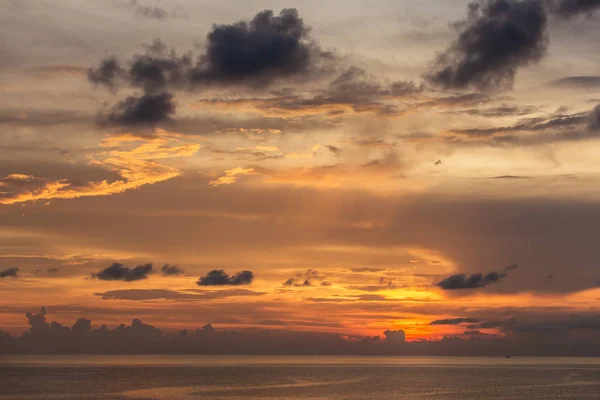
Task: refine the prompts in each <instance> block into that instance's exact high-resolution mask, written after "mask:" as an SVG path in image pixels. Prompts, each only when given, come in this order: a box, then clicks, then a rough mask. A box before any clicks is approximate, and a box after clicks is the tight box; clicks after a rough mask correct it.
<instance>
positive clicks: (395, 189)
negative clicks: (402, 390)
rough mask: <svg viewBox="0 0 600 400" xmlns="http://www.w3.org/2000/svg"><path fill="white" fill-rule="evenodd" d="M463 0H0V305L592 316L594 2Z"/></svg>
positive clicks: (413, 324)
mask: <svg viewBox="0 0 600 400" xmlns="http://www.w3.org/2000/svg"><path fill="white" fill-rule="evenodd" d="M469 3H470V1H469V0H464V1H463V0H455V1H439V0H373V1H369V2H367V1H359V0H319V1H315V0H296V1H295V2H290V1H287V0H286V1H283V0H277V1H275V0H271V1H267V0H245V1H239V0H237V1H234V0H218V1H217V0H161V1H158V2H155V1H154V0H137V1H130V0H106V1H84V0H7V1H2V2H0V37H1V38H2V39H1V40H0V134H1V138H2V140H1V142H0V330H3V331H6V332H9V333H11V334H14V335H19V334H20V333H22V332H23V331H25V330H26V329H27V328H28V325H27V319H26V318H25V317H24V314H25V313H26V312H36V311H38V310H39V309H40V308H41V307H46V309H47V310H48V319H49V320H56V321H60V322H61V323H64V324H66V325H71V324H73V322H75V320H76V319H77V318H79V317H81V316H85V317H86V318H89V319H91V320H92V321H93V324H94V326H97V325H99V324H107V325H108V326H109V327H114V326H117V325H119V324H120V323H122V322H129V321H131V319H132V318H140V319H142V320H143V321H144V322H146V323H150V324H153V325H156V326H159V327H161V328H162V329H166V330H169V329H172V330H175V329H180V328H196V327H200V326H202V325H204V324H207V323H211V324H213V325H214V326H215V327H218V328H223V329H235V330H245V329H256V328H258V329H268V330H287V331H305V332H331V333H339V334H343V335H349V336H365V335H369V336H376V335H383V332H384V331H386V330H388V329H389V330H403V331H404V332H405V334H406V338H407V339H408V340H416V339H436V340H437V339H441V338H442V337H444V336H454V335H457V336H461V337H462V336H464V335H465V332H467V333H466V335H486V334H492V335H497V336H499V337H504V336H506V335H510V334H511V333H513V331H512V329H516V330H518V329H524V327H532V326H553V327H560V329H564V330H566V331H571V330H577V329H591V331H588V332H594V334H598V333H600V247H599V242H598V240H599V238H600V185H599V183H600V161H599V159H598V155H599V154H600V52H598V43H599V42H600V29H599V28H598V27H599V26H600V24H599V22H598V19H599V18H600V12H597V11H596V10H595V7H598V8H599V9H600V2H594V1H591V2H590V1H587V2H585V1H570V0H563V1H560V0H557V1H541V0H540V1H537V0H489V1H488V0H485V1H482V2H476V3H473V4H476V5H478V6H474V5H471V6H469ZM265 10H272V11H265ZM469 10H470V11H469ZM242 21H243V22H242ZM146 264H152V267H150V266H146ZM211 271H212V272H211ZM506 321H512V322H511V324H510V327H508V326H507V324H506ZM515 321H516V322H515ZM574 321H589V325H586V324H583V325H581V324H576V323H574ZM432 322H433V323H432ZM582 326H584V328H581V327H582ZM599 337H600V335H599Z"/></svg>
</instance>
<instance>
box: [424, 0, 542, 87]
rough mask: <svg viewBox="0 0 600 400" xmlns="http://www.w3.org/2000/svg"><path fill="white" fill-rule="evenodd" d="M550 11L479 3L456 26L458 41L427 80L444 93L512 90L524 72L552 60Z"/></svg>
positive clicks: (532, 0)
mask: <svg viewBox="0 0 600 400" xmlns="http://www.w3.org/2000/svg"><path fill="white" fill-rule="evenodd" d="M546 13H547V11H546V5H545V3H544V2H542V1H540V0H523V1H521V0H478V1H475V2H472V3H470V4H469V15H468V17H467V19H466V20H464V21H461V22H459V23H457V24H456V25H455V28H456V29H457V30H458V31H459V36H458V39H457V40H456V41H455V42H454V43H453V45H452V46H451V47H450V48H449V49H447V50H446V51H445V52H443V53H442V54H440V55H439V56H438V57H437V59H436V60H435V63H434V65H433V68H432V70H431V71H430V72H428V73H427V74H426V79H427V80H428V81H429V82H431V83H433V84H435V85H439V86H442V87H444V88H454V89H465V88H475V89H480V90H502V89H507V88H510V87H511V86H512V84H513V81H514V78H515V75H516V73H517V70H518V68H519V67H523V66H526V65H529V64H532V63H535V62H537V61H539V60H540V59H541V58H542V57H543V56H544V55H545V54H546V47H547V46H546V44H547V38H546V23H547V15H546Z"/></svg>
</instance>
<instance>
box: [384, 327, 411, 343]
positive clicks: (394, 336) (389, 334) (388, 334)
mask: <svg viewBox="0 0 600 400" xmlns="http://www.w3.org/2000/svg"><path fill="white" fill-rule="evenodd" d="M383 334H384V335H385V340H387V341H390V342H405V341H406V334H405V333H404V331H403V330H401V329H400V330H397V331H392V330H387V331H385V332H383Z"/></svg>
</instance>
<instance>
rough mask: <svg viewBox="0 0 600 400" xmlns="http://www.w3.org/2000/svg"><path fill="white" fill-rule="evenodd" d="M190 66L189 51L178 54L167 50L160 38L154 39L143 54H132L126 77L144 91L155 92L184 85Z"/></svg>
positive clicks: (191, 64)
mask: <svg viewBox="0 0 600 400" xmlns="http://www.w3.org/2000/svg"><path fill="white" fill-rule="evenodd" d="M192 66H193V61H192V55H191V54H190V53H186V54H184V55H182V56H178V55H177V54H176V53H175V50H169V48H168V47H167V45H166V44H164V43H163V42H162V41H161V40H159V39H155V40H154V42H153V43H152V44H151V45H150V46H147V47H146V52H145V53H144V54H136V55H135V56H133V59H132V60H131V62H130V67H129V70H128V72H127V74H128V75H127V79H128V80H129V84H131V85H132V86H135V87H140V88H143V89H144V92H145V93H156V92H159V91H165V90H167V89H168V88H177V87H181V86H183V85H185V83H186V79H187V74H188V73H189V70H190V68H192Z"/></svg>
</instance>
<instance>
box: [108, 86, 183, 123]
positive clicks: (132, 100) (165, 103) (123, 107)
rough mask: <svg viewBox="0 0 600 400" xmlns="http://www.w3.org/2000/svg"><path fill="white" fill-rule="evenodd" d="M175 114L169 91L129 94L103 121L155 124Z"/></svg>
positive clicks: (167, 119) (168, 119)
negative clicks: (138, 94)
mask: <svg viewBox="0 0 600 400" xmlns="http://www.w3.org/2000/svg"><path fill="white" fill-rule="evenodd" d="M174 114H175V103H174V102H173V96H172V95H171V94H170V93H159V94H144V95H142V96H140V97H137V96H129V97H127V98H126V99H125V100H123V101H121V102H120V103H118V104H117V105H115V106H114V107H113V108H112V109H111V110H110V113H109V114H108V115H106V116H103V117H101V118H102V120H103V121H105V122H106V123H110V124H118V125H133V126H134V125H155V124H158V123H160V122H167V121H170V120H171V117H172V116H173V115H174Z"/></svg>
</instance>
